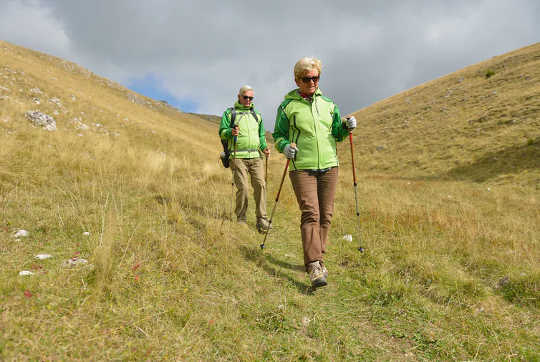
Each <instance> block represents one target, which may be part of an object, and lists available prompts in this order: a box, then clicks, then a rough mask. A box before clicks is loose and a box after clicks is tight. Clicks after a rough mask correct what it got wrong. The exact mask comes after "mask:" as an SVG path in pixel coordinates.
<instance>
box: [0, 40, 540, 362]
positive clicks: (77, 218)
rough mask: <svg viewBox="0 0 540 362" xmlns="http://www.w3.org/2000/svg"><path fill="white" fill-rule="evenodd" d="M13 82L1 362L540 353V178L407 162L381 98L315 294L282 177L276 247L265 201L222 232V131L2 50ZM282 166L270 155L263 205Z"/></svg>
mask: <svg viewBox="0 0 540 362" xmlns="http://www.w3.org/2000/svg"><path fill="white" fill-rule="evenodd" d="M522 51H525V52H526V51H527V48H526V49H524V50H522ZM533 54H534V53H533ZM532 57H533V58H534V56H532ZM509 68H511V67H510V65H507V70H508V71H510V69H509ZM495 72H496V73H495V75H493V76H492V78H493V79H496V78H495V77H496V76H497V74H498V73H497V70H496V69H495ZM0 73H1V74H0V87H2V88H0V97H1V99H0V145H1V147H0V265H1V268H0V331H1V332H0V359H5V360H12V359H33V360H35V359H43V360H53V359H54V360H57V359H69V360H71V359H88V360H104V359H145V360H159V359H176V360H264V359H268V360H359V359H364V360H421V359H437V360H440V359H460V360H502V359H516V360H518V359H523V360H535V359H538V358H540V351H539V349H538V341H539V340H540V328H539V326H540V289H539V288H540V263H539V262H538V261H539V260H540V245H539V240H540V226H539V225H540V207H539V199H538V197H539V195H538V190H537V189H536V188H535V186H534V184H531V180H533V179H532V178H531V177H530V175H533V176H534V175H535V173H536V172H537V171H538V170H537V169H534V168H533V169H531V170H530V171H529V173H528V176H523V175H522V174H523V173H524V172H520V173H513V174H512V175H511V177H512V179H515V180H519V182H506V183H501V182H491V181H492V180H493V179H489V180H487V181H490V182H487V183H486V182H477V181H478V180H476V179H472V178H470V177H454V176H453V175H454V174H452V173H451V172H450V171H451V170H452V169H453V168H455V167H452V166H445V165H448V164H449V163H450V161H447V163H445V164H443V163H442V161H441V162H434V164H433V165H432V164H431V163H429V162H428V161H427V159H421V161H418V162H422V163H421V164H420V166H418V167H416V168H412V169H409V168H407V169H405V168H404V167H402V165H401V164H400V162H396V160H399V159H400V158H401V157H405V153H407V152H408V155H409V156H411V157H412V155H413V148H410V149H409V148H407V147H405V146H406V145H403V148H400V149H398V148H394V146H392V145H393V143H392V142H390V137H394V136H392V135H390V133H389V132H388V130H387V134H386V135H385V137H382V135H383V133H382V131H383V130H382V128H381V129H380V132H381V133H379V135H380V137H381V138H380V139H376V138H375V136H376V135H377V134H378V133H377V132H379V131H378V127H379V126H380V125H378V123H377V121H375V119H376V118H377V117H375V115H376V114H379V115H380V114H382V113H381V112H382V110H381V104H377V105H375V106H374V108H373V109H371V108H368V109H365V110H362V111H361V115H360V116H359V117H358V118H359V120H362V121H360V122H359V123H360V124H361V125H362V126H361V129H359V132H357V133H356V135H355V147H356V155H355V157H357V158H358V159H359V160H360V162H358V167H359V168H360V169H361V172H360V173H359V181H360V182H359V186H358V195H359V200H360V205H361V210H360V216H359V217H357V216H356V215H355V213H354V198H353V190H352V174H351V168H350V166H349V163H348V160H349V159H350V157H349V154H348V145H347V144H343V145H342V146H341V148H340V151H339V152H340V157H341V159H342V165H341V167H340V183H339V186H338V193H337V196H336V197H337V198H336V210H335V216H334V220H333V229H332V231H331V235H330V238H331V242H332V244H331V246H330V248H329V250H328V255H327V257H326V262H327V265H328V269H329V271H330V276H329V285H328V286H327V287H325V288H322V289H319V290H317V291H313V290H311V289H310V287H309V280H308V279H307V277H306V275H305V273H304V272H303V271H302V265H301V264H302V252H301V246H300V241H299V238H300V231H299V212H298V210H297V206H296V201H295V197H294V194H293V192H292V189H291V187H290V183H289V181H288V180H287V181H286V183H285V186H284V189H283V192H282V195H281V199H280V204H279V205H278V208H277V213H276V216H275V218H274V229H273V230H272V231H271V234H270V236H269V238H268V241H267V248H266V249H265V251H264V252H262V251H260V249H259V247H258V245H259V243H260V242H261V236H260V235H258V234H256V233H255V232H254V222H255V220H254V215H253V209H252V208H251V209H250V210H249V216H250V217H251V219H249V220H248V221H249V228H245V227H242V226H240V225H237V224H236V223H233V222H231V221H230V220H229V215H230V207H231V206H230V205H231V203H230V202H231V185H230V181H231V175H230V173H229V172H228V170H225V169H223V168H221V166H220V165H219V164H218V158H217V154H218V152H219V151H220V145H219V142H218V140H217V136H216V129H217V125H216V124H215V123H212V122H208V121H206V120H202V119H200V118H198V117H197V116H195V115H187V114H183V113H181V112H178V111H176V110H174V109H171V108H168V107H166V106H164V105H163V104H161V103H160V102H156V101H153V100H150V99H147V98H144V97H142V96H140V95H137V94H134V93H132V92H130V91H128V90H126V89H124V88H122V87H120V86H119V85H116V84H113V83H111V82H109V81H107V80H106V79H103V78H100V77H98V76H96V75H94V74H92V73H90V72H88V71H86V70H84V69H81V68H79V67H77V66H76V65H74V64H71V63H67V62H65V61H63V60H61V59H57V58H54V57H50V56H47V55H43V54H40V53H37V52H32V51H29V50H26V49H23V48H20V47H16V46H14V45H11V44H9V43H5V42H0ZM499 74H500V72H499ZM479 78H481V77H479ZM444 79H445V78H443V80H444ZM490 79H491V78H490ZM477 81H478V82H480V81H481V80H480V79H477ZM482 81H486V80H485V79H482ZM487 81H490V80H489V79H488V80H487ZM464 82H465V81H464ZM523 82H524V83H523V84H528V83H526V80H523ZM432 84H433V85H436V84H437V81H434V82H433V83H432ZM428 85H429V84H428ZM428 85H424V86H422V87H426V86H428ZM516 86H517V85H516ZM36 88H39V92H37V91H36ZM523 88H524V89H525V90H524V91H526V89H527V88H526V87H525V85H523ZM419 91H420V90H418V92H419ZM410 92H413V93H414V90H412V91H410ZM527 94H529V93H527ZM397 97H398V98H399V97H401V95H398V96H397ZM34 98H39V102H40V104H36V101H37V100H36V99H34ZM533 100H534V99H533ZM383 102H386V103H384V104H386V106H387V107H389V108H390V109H394V110H395V111H396V113H395V115H394V116H392V115H391V113H386V115H387V116H388V117H391V118H392V117H399V113H401V112H402V111H404V110H403V109H402V110H401V111H400V110H399V109H400V108H399V107H402V106H403V105H402V104H401V103H399V102H397V103H394V102H391V101H390V100H386V101H383ZM59 104H60V105H59ZM405 104H407V103H405ZM417 105H418V104H417V103H415V105H414V107H416V106H417ZM483 106H484V103H480V104H478V107H483ZM411 107H413V105H412V104H411ZM470 107H471V109H473V108H474V107H473V105H470ZM486 107H487V106H486ZM407 109H408V108H407ZM29 110H40V111H42V112H45V113H47V114H49V115H51V116H53V117H54V118H55V120H56V122H57V130H56V131H51V132H49V131H45V130H43V129H41V128H38V127H33V126H32V125H31V123H30V122H29V121H28V120H27V119H26V117H25V113H26V112H27V111H29ZM411 112H412V111H411ZM370 115H371V116H372V117H374V118H372V121H370V120H369V117H368V116H370ZM533 118H534V117H533ZM537 118H538V117H536V118H535V119H533V122H534V121H537ZM392 119H393V118H392ZM370 122H371V123H370ZM388 122H390V121H388ZM485 122H491V120H486V121H485ZM83 123H84V124H85V125H86V126H88V128H85V127H82V126H81V124H83ZM370 124H371V125H372V126H373V127H372V128H371V129H372V132H367V129H366V128H367V127H368V125H370ZM531 124H532V123H531ZM381 127H382V126H381ZM415 127H417V128H416V129H417V131H418V132H417V133H416V134H417V137H416V139H417V140H418V144H427V143H429V142H432V141H433V140H431V139H430V138H429V137H427V138H424V136H429V134H428V130H427V128H423V127H420V126H415ZM508 127H510V126H508ZM504 129H506V128H504ZM536 131H537V129H536V128H535V127H531V128H530V129H528V130H527V132H529V133H528V135H529V137H531V135H532V137H533V138H534V137H537V136H534V135H535V134H536V135H537V133H535V132H536ZM422 132H425V133H426V134H424V133H422ZM493 134H495V133H493ZM503 135H505V132H501V136H496V135H495V136H493V137H494V138H497V137H503ZM383 142H384V144H383ZM505 142H506V141H505ZM370 145H371V146H370ZM379 145H384V146H385V149H384V150H382V151H376V150H373V149H372V148H371V147H372V146H375V147H376V146H379ZM529 146H531V147H533V149H534V148H535V147H536V146H537V143H535V141H533V142H532V145H529ZM411 147H412V146H411ZM442 148H448V144H446V143H445V144H443V145H442ZM508 148H509V147H505V149H506V150H507V151H508ZM371 151H373V154H374V155H377V157H379V158H376V159H375V158H372V157H368V156H367V154H366V152H371ZM429 151H430V153H429V154H430V155H432V154H439V153H440V154H442V150H439V149H438V148H436V147H435V146H434V145H433V146H432V148H430V149H429ZM438 152H439V153H438ZM425 154H427V152H425ZM502 155H506V153H502V154H501V156H502ZM483 156H484V153H481V152H480V151H478V153H477V154H474V155H469V154H468V153H466V152H465V151H463V155H462V156H460V157H462V158H463V159H465V157H471V159H477V157H483ZM426 157H427V156H426ZM430 157H431V156H430ZM375 160H379V161H380V162H375ZM369 162H371V163H369ZM283 166H284V159H283V158H282V157H281V156H278V155H275V153H274V154H273V155H272V157H271V160H270V165H269V170H270V174H269V186H268V189H269V195H268V200H269V202H268V209H269V211H270V209H271V207H272V206H273V201H272V199H273V197H274V195H275V192H276V188H277V186H278V183H279V178H280V176H281V173H282V171H283ZM422 167H424V168H425V169H423V168H422ZM431 170H433V172H431ZM383 171H384V172H383ZM428 171H429V172H428ZM435 171H436V172H435ZM461 174H467V172H463V173H461ZM461 174H460V175H461ZM446 175H452V177H450V176H446ZM427 176H429V177H427ZM496 180H498V181H500V180H501V178H500V177H497V178H496ZM471 181H475V182H471ZM19 229H25V230H28V231H29V236H28V237H19V238H16V237H14V235H13V233H14V232H16V231H17V230H19ZM85 233H88V234H85ZM346 234H351V235H352V236H353V242H348V241H345V240H343V236H344V235H346ZM360 245H361V246H362V247H363V248H364V250H365V251H364V252H363V253H361V252H359V251H358V250H357V248H358V247H359V246H360ZM42 253H46V254H50V255H52V257H51V258H49V259H45V260H39V259H36V258H35V256H36V255H37V254H42ZM82 259H84V260H87V263H84V262H81V260H82ZM77 262H79V264H74V263H77ZM73 264H74V265H73ZM24 270H26V271H30V272H32V273H33V274H32V275H28V276H20V275H19V272H20V271H24Z"/></svg>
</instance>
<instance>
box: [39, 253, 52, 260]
mask: <svg viewBox="0 0 540 362" xmlns="http://www.w3.org/2000/svg"><path fill="white" fill-rule="evenodd" d="M49 258H52V255H51V254H38V255H36V259H39V260H45V259H49Z"/></svg>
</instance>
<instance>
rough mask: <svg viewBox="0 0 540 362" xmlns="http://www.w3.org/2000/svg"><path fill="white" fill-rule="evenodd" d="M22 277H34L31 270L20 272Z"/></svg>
mask: <svg viewBox="0 0 540 362" xmlns="http://www.w3.org/2000/svg"><path fill="white" fill-rule="evenodd" d="M19 275H20V276H27V275H34V273H32V272H31V271H30V270H22V271H20V272H19Z"/></svg>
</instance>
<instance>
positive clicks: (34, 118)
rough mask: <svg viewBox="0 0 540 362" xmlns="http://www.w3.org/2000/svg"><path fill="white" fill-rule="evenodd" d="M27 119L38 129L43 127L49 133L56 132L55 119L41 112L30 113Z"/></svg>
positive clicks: (27, 113) (27, 114)
mask: <svg viewBox="0 0 540 362" xmlns="http://www.w3.org/2000/svg"><path fill="white" fill-rule="evenodd" d="M24 115H25V117H26V118H27V119H28V120H29V121H30V122H32V124H33V125H34V126H36V127H42V128H43V129H45V130H47V131H56V121H55V120H54V118H53V117H51V116H49V115H48V114H45V113H42V112H40V111H28V112H26V113H25V114H24Z"/></svg>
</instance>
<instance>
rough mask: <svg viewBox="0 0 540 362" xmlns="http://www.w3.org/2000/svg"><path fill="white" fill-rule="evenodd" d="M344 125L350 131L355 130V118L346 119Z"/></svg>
mask: <svg viewBox="0 0 540 362" xmlns="http://www.w3.org/2000/svg"><path fill="white" fill-rule="evenodd" d="M345 124H346V125H347V129H348V130H349V131H352V130H353V129H355V128H356V118H354V116H350V117H347V118H346V119H345Z"/></svg>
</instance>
